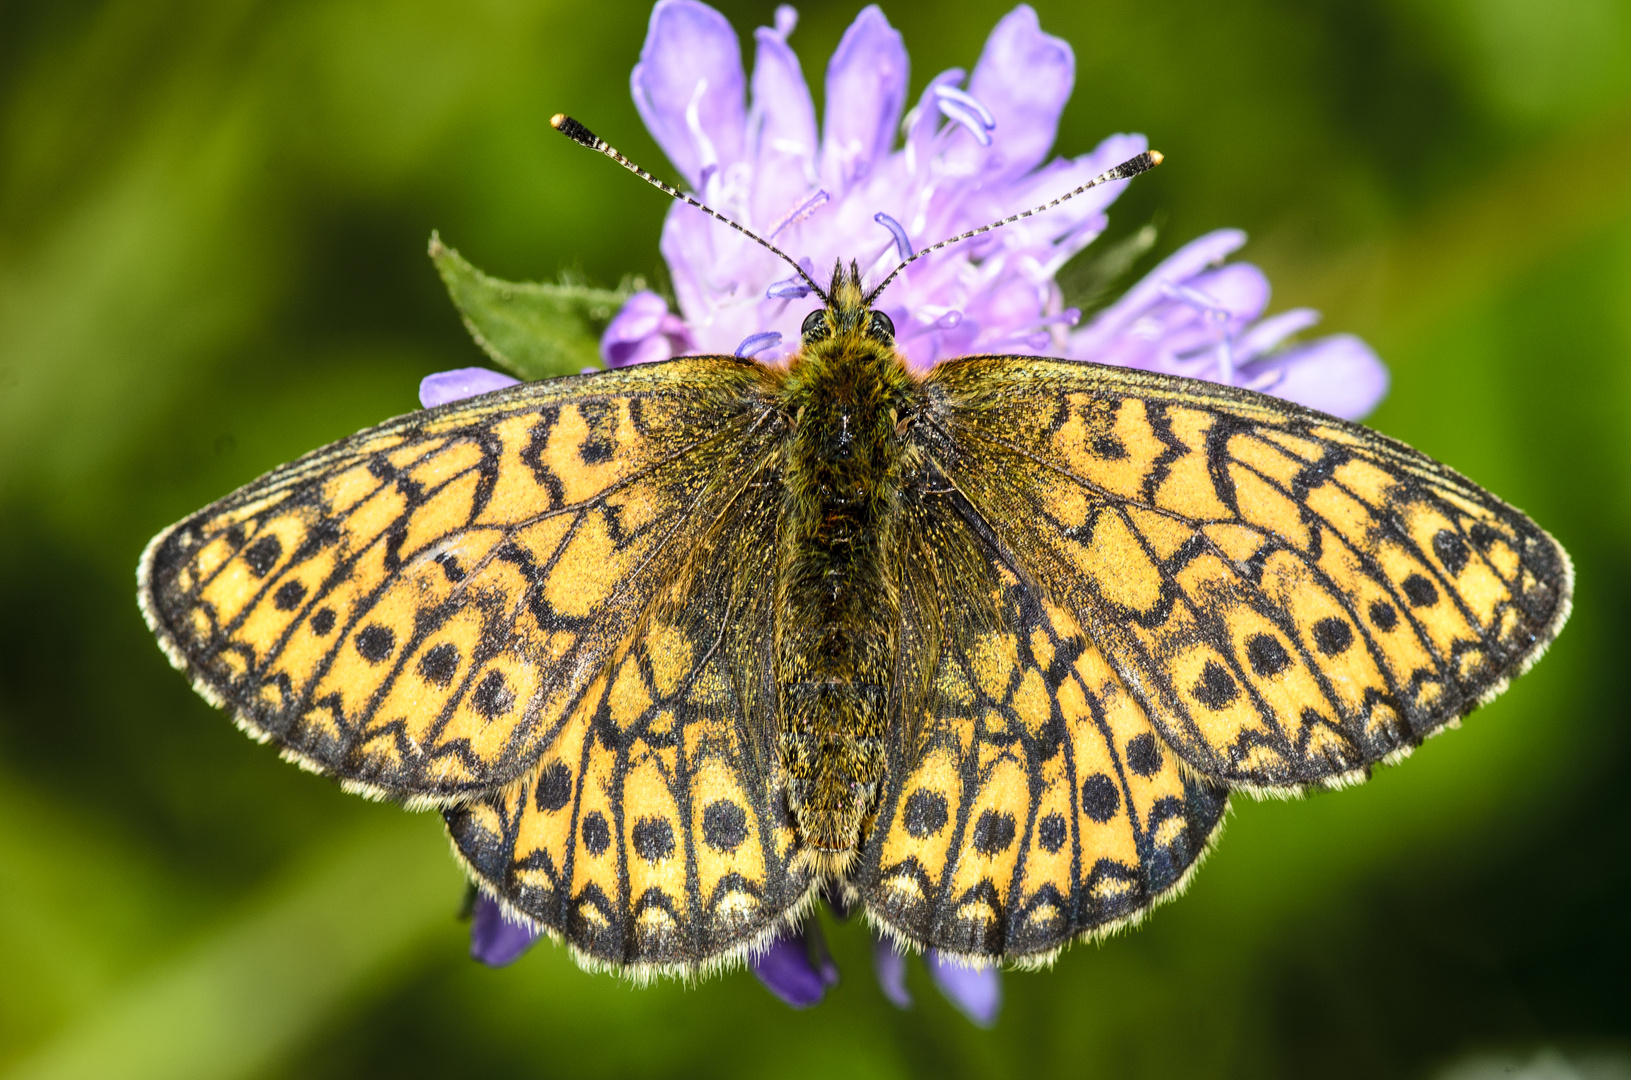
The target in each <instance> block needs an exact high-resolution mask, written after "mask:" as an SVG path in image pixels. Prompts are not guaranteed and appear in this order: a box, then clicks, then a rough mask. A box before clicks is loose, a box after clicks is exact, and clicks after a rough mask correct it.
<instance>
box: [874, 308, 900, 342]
mask: <svg viewBox="0 0 1631 1080" xmlns="http://www.w3.org/2000/svg"><path fill="white" fill-rule="evenodd" d="M867 333H868V334H870V335H871V336H872V337H875V338H877V339H878V340H879V341H882V342H884V343H886V344H889V345H893V344H894V343H895V323H894V320H892V319H890V317H889V316H887V315H885V314H884V313H883V312H881V311H874V312H873V313H872V317H871V318H870V319H868V320H867Z"/></svg>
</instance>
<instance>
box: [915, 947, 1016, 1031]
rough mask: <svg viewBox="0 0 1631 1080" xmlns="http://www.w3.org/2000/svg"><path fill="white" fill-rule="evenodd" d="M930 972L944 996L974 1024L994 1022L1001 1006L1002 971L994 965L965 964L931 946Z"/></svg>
mask: <svg viewBox="0 0 1631 1080" xmlns="http://www.w3.org/2000/svg"><path fill="white" fill-rule="evenodd" d="M929 976H930V977H931V978H932V979H934V984H935V985H936V986H938V987H939V988H940V992H941V993H942V994H944V995H945V996H946V1000H947V1001H949V1002H951V1003H952V1004H953V1005H955V1006H957V1011H958V1012H960V1013H962V1014H963V1015H964V1016H966V1017H968V1018H969V1019H970V1020H972V1021H974V1023H975V1024H977V1025H978V1026H980V1027H990V1026H991V1025H993V1024H995V1023H996V1022H997V1013H998V1012H999V1011H1001V1009H1002V974H1001V972H999V971H998V970H997V969H996V968H994V967H983V968H973V967H968V966H966V965H965V964H963V963H962V962H961V961H959V960H953V959H952V958H950V957H948V956H946V955H944V954H943V953H940V952H938V951H936V950H933V949H931V950H929Z"/></svg>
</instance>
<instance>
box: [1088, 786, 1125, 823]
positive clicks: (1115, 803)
mask: <svg viewBox="0 0 1631 1080" xmlns="http://www.w3.org/2000/svg"><path fill="white" fill-rule="evenodd" d="M1120 809H1121V791H1120V789H1119V788H1117V787H1116V782H1115V781H1114V780H1112V779H1110V777H1108V776H1106V775H1105V774H1104V773H1094V774H1093V775H1092V776H1089V777H1088V778H1087V779H1086V780H1083V781H1082V813H1084V814H1086V815H1087V816H1088V817H1090V818H1092V819H1093V820H1094V821H1097V822H1098V823H1099V824H1101V825H1102V824H1104V823H1105V822H1106V821H1109V820H1110V819H1111V818H1113V817H1115V816H1116V811H1117V810H1120Z"/></svg>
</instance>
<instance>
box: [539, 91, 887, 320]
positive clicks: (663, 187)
mask: <svg viewBox="0 0 1631 1080" xmlns="http://www.w3.org/2000/svg"><path fill="white" fill-rule="evenodd" d="M549 126H550V127H552V128H554V129H555V130H556V131H558V132H560V133H561V134H562V135H565V136H566V137H567V138H568V139H571V140H572V141H573V142H575V143H578V144H580V145H582V146H587V147H588V148H589V149H591V150H593V151H594V152H595V153H597V154H605V155H606V156H607V157H609V158H611V159H612V160H613V161H615V162H617V163H618V164H619V165H621V166H623V167H624V168H625V169H627V170H629V172H631V173H633V174H634V175H635V176H638V177H639V178H640V179H642V180H644V181H645V182H646V183H648V184H650V185H651V186H652V187H654V188H656V189H657V190H658V191H661V192H663V193H664V194H666V195H668V196H669V197H670V198H673V199H677V200H679V201H680V202H682V203H685V204H686V205H687V206H694V207H696V208H697V209H698V210H701V211H702V212H703V213H704V214H707V215H708V216H709V217H711V218H715V219H717V220H719V221H723V222H724V223H725V224H727V225H729V226H730V227H731V228H733V229H735V230H736V231H737V232H739V233H741V234H742V235H743V236H745V237H747V238H748V239H750V240H752V241H753V242H754V243H756V244H759V245H760V246H762V247H765V248H768V249H770V250H771V251H773V252H775V253H776V254H777V255H778V256H779V257H781V258H782V259H785V260H786V261H787V265H789V266H791V267H792V268H793V269H794V270H796V271H798V275H799V277H801V278H803V279H804V283H805V284H806V285H808V286H810V291H811V292H813V293H815V294H816V295H817V296H819V297H821V300H822V303H831V302H832V301H831V299H830V298H829V297H828V296H827V291H826V290H825V289H823V288H822V287H821V286H820V285H817V284H816V283H815V279H814V278H812V277H811V276H810V275H809V274H807V273H806V272H805V270H804V267H802V266H800V265H799V264H798V263H796V262H794V261H793V257H792V256H791V255H789V254H787V252H785V251H783V250H782V249H781V248H779V247H777V246H776V245H775V244H772V243H771V242H770V241H769V240H766V239H765V238H764V237H762V236H760V235H759V234H758V233H756V232H754V231H753V230H752V229H749V228H746V227H744V226H742V225H738V224H737V223H736V222H734V221H732V220H731V219H730V218H728V217H726V216H725V215H724V214H721V213H720V212H719V211H718V210H715V209H714V208H713V207H711V206H707V205H704V204H703V203H700V202H698V201H697V200H695V199H693V198H691V196H689V195H687V194H686V193H685V192H683V191H681V190H679V189H678V188H675V187H670V186H669V185H667V184H665V183H663V182H662V181H661V180H659V179H657V178H656V177H655V176H652V175H651V174H650V173H648V172H646V170H644V169H642V168H641V167H640V166H638V165H636V164H635V163H634V162H632V161H630V160H629V159H628V158H626V157H624V156H623V155H622V154H620V153H618V152H617V148H616V147H614V146H612V144H611V143H609V142H607V141H606V140H605V139H602V138H601V137H600V136H599V135H596V134H595V133H594V132H592V131H590V130H589V129H588V128H586V127H584V126H583V125H582V124H580V123H578V122H577V121H576V120H574V119H572V118H571V117H570V116H567V115H566V114H565V113H556V114H555V115H554V116H552V117H550V118H549ZM913 258H916V256H913Z"/></svg>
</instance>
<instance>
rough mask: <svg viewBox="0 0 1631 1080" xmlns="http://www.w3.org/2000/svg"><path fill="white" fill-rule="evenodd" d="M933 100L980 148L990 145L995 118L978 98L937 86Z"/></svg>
mask: <svg viewBox="0 0 1631 1080" xmlns="http://www.w3.org/2000/svg"><path fill="white" fill-rule="evenodd" d="M934 99H935V105H937V106H938V107H939V109H940V112H941V113H942V114H943V115H944V116H945V117H946V118H947V119H949V120H953V121H956V122H957V123H959V124H962V125H963V126H964V127H965V128H967V129H968V133H969V134H970V135H972V136H974V139H975V141H976V142H978V143H979V144H980V145H981V146H990V145H991V132H992V131H994V130H995V129H996V126H997V118H996V117H995V116H992V115H991V110H990V109H987V108H986V107H985V105H984V104H982V103H981V102H980V99H979V98H977V97H975V96H974V95H973V94H970V93H968V92H967V91H966V90H959V89H958V88H957V87H955V86H937V87H935V88H934ZM902 257H903V258H904V256H902Z"/></svg>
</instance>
